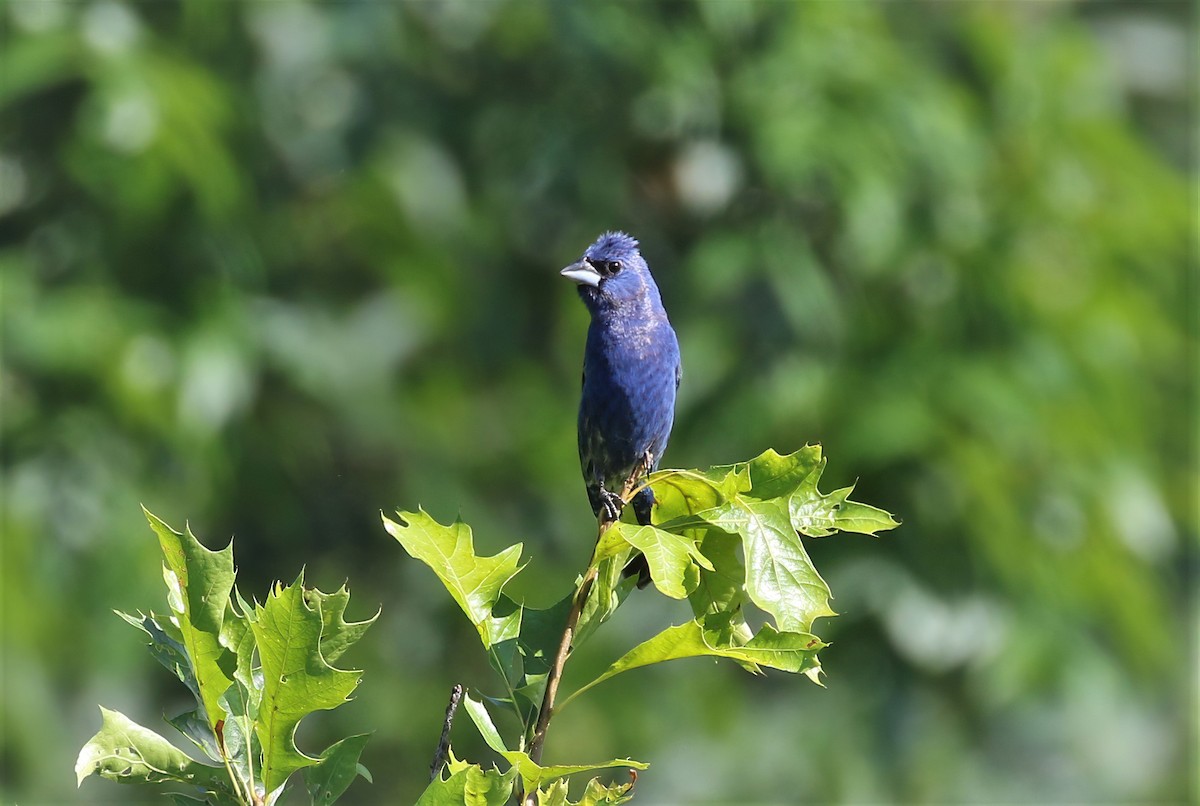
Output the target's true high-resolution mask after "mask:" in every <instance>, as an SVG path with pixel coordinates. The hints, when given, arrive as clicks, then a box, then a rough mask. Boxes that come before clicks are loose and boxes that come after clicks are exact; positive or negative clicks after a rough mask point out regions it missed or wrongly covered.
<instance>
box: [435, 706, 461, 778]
mask: <svg viewBox="0 0 1200 806" xmlns="http://www.w3.org/2000/svg"><path fill="white" fill-rule="evenodd" d="M462 695H463V687H462V686H461V685H459V684H458V683H455V684H454V688H452V689H450V703H449V704H448V705H447V706H446V719H445V721H444V722H443V723H442V736H441V738H440V739H438V746H437V751H436V752H434V754H433V763H432V764H430V765H429V780H430V781H432V780H434V779H436V778H437V777H438V776H439V775H441V774H442V767H444V766H446V754H447V753H449V752H450V728H451V727H452V726H453V725H454V712H455V711H457V710H458V704H459V702H460V701H461V700H462Z"/></svg>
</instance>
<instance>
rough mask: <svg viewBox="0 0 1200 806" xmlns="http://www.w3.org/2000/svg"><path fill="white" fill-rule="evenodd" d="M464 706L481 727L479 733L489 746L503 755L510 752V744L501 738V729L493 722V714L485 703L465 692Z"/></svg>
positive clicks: (476, 725) (476, 724)
mask: <svg viewBox="0 0 1200 806" xmlns="http://www.w3.org/2000/svg"><path fill="white" fill-rule="evenodd" d="M462 707H463V710H464V711H466V712H467V715H468V716H469V717H471V721H472V722H474V723H475V727H476V728H478V729H479V735H480V736H482V737H483V740H484V741H485V742H486V743H487V746H488V747H490V748H492V749H493V750H495V751H496V752H497V753H499V754H501V755H504V754H505V753H507V752H509V751H508V745H506V744H505V743H504V739H502V738H500V731H498V730H496V725H495V724H494V723H493V722H492V715H491V714H489V713H488V710H487V707H486V706H484V704H483V703H481V702H480V701H479V700H475V699H472V698H471V695H470V694H463V703H462Z"/></svg>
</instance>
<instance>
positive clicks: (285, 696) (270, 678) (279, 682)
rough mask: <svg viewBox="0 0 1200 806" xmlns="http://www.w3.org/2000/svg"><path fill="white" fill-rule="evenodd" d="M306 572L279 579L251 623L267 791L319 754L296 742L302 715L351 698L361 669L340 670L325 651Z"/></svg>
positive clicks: (256, 725) (263, 774)
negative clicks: (306, 593) (284, 582)
mask: <svg viewBox="0 0 1200 806" xmlns="http://www.w3.org/2000/svg"><path fill="white" fill-rule="evenodd" d="M303 585H304V574H303V573H301V574H300V576H299V577H297V578H296V581H295V582H294V583H293V584H291V585H288V586H283V585H280V584H278V583H276V585H275V587H274V588H273V589H272V591H271V593H270V594H269V595H268V596H267V600H266V602H265V603H264V604H262V605H258V606H257V607H256V608H255V613H254V620H253V622H252V623H251V625H250V627H251V629H252V630H253V632H254V638H255V642H256V643H257V645H258V654H259V658H260V660H261V662H262V675H263V692H262V703H261V705H260V707H259V716H258V720H257V722H256V723H255V726H254V729H255V733H256V735H257V736H258V740H259V742H260V743H261V744H262V750H263V761H262V781H263V783H264V785H265V786H266V789H267V791H268V792H271V791H273V790H275V789H276V788H277V787H279V786H280V785H281V784H283V783H284V782H285V781H286V780H287V779H288V776H290V775H291V774H292V773H293V772H295V771H296V770H298V769H300V768H302V767H307V766H310V765H312V764H316V763H317V762H318V761H319V759H315V758H310V757H309V756H306V755H304V754H303V753H302V752H300V750H299V749H298V748H297V747H296V743H295V733H296V727H297V726H298V725H299V724H300V720H301V719H303V718H304V717H305V716H307V715H308V714H310V713H312V712H313V711H317V710H328V709H330V708H336V707H337V706H339V705H341V704H342V703H344V702H346V701H347V699H348V698H349V695H350V693H351V692H352V691H354V688H355V687H356V686H357V685H358V681H359V678H360V677H361V676H362V672H358V671H343V670H341V669H335V668H333V667H332V666H330V665H329V664H328V663H326V662H325V658H323V657H322V656H321V630H322V626H323V620H322V617H321V613H320V612H319V611H318V610H314V609H312V608H310V607H309V605H308V604H307V603H306V602H305V600H304V599H305V597H304V595H303Z"/></svg>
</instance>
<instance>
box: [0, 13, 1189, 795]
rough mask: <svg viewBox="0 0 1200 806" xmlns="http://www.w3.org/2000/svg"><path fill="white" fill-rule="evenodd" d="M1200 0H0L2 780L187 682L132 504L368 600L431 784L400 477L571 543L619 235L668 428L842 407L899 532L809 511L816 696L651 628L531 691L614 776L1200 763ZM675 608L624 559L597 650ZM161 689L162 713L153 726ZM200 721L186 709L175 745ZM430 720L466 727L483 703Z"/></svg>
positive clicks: (1071, 776) (36, 776) (402, 765)
mask: <svg viewBox="0 0 1200 806" xmlns="http://www.w3.org/2000/svg"><path fill="white" fill-rule="evenodd" d="M1193 25H1194V12H1193V7H1192V5H1191V4H1190V3H1171V2H1154V3H1120V2H1106V3H1050V2H1045V3H1033V2H993V3H985V2H979V3H955V4H945V3H941V4H938V3H918V2H904V3H889V4H874V3H869V2H854V3H834V2H816V3H787V2H753V1H752V0H707V1H704V2H675V3H616V2H599V3H565V2H552V0H510V2H500V1H499V0H458V1H457V2H449V1H445V2H435V1H434V0H424V1H422V2H408V3H386V2H366V1H365V0H364V1H363V2H339V3H315V2H298V1H297V2H291V1H290V0H278V1H277V2H246V3H233V2H210V0H189V1H187V2H143V3H132V2H119V1H118V0H95V1H94V2H58V0H7V2H4V3H2V4H0V33H2V43H0V59H2V62H0V64H2V68H3V70H2V74H0V115H2V118H0V122H2V126H0V282H2V292H3V331H2V333H3V363H2V387H0V388H2V405H3V432H2V434H3V448H2V458H3V481H2V484H3V488H2V489H3V505H4V509H3V542H2V555H0V559H2V571H0V582H2V584H3V592H2V597H3V598H2V601H3V634H2V638H3V658H2V661H3V667H2V668H3V698H2V700H0V707H2V712H0V716H2V718H3V728H4V729H3V740H2V746H0V798H2V799H3V800H5V801H6V802H19V803H22V804H36V803H63V802H79V803H86V802H112V803H117V802H130V800H131V797H132V796H133V795H134V794H135V793H134V792H132V791H131V790H129V789H126V788H121V787H118V786H117V785H115V784H111V783H108V782H104V781H100V780H96V779H92V780H89V781H87V782H86V783H85V784H84V785H83V787H82V789H81V790H80V791H79V792H78V793H77V792H76V791H75V783H74V779H73V774H72V765H73V762H74V758H75V754H76V753H77V752H78V749H79V747H80V746H81V745H82V744H83V743H84V742H85V741H86V740H87V739H88V737H89V736H90V735H91V734H92V733H93V732H94V731H95V729H96V728H97V726H98V725H99V714H98V712H97V710H96V705H97V704H99V703H103V704H105V705H107V706H109V707H115V708H119V709H121V710H123V711H125V712H126V713H128V714H129V715H130V716H132V717H134V718H135V719H138V720H139V721H142V722H143V723H145V724H149V725H162V723H161V721H160V720H161V715H162V713H163V712H164V711H166V712H168V713H175V712H176V711H178V710H182V708H183V705H184V703H185V699H184V697H185V694H186V693H185V692H184V691H183V689H182V687H181V686H179V685H178V684H177V682H175V681H173V680H172V679H171V678H170V677H169V676H168V675H167V674H166V673H165V672H164V671H163V670H162V669H161V668H159V667H158V666H157V664H155V663H154V661H153V660H152V659H151V658H150V656H149V654H148V653H146V652H145V650H144V649H143V648H142V646H141V643H140V641H139V639H138V635H137V634H136V632H135V631H133V630H131V629H129V628H128V627H127V626H126V625H125V624H123V623H122V622H120V621H119V620H118V619H117V618H116V617H114V616H113V615H112V613H111V610H112V609H113V608H120V609H123V610H136V609H139V608H142V609H146V608H150V607H155V608H160V609H161V608H162V607H163V589H162V581H161V576H160V572H159V563H160V558H159V554H158V547H157V544H156V541H155V539H154V537H153V535H152V534H151V532H150V531H149V529H148V528H147V526H146V524H145V522H144V520H143V518H142V515H141V513H140V511H139V508H138V504H139V503H145V504H146V505H147V506H148V507H149V508H150V509H152V510H153V511H155V512H156V513H157V514H159V515H160V516H162V517H164V518H165V519H166V520H168V522H171V523H174V524H175V525H177V526H182V524H183V523H184V522H185V521H190V523H191V525H192V528H193V529H194V530H195V531H196V532H197V533H198V534H199V535H200V536H201V537H202V538H203V539H205V540H206V541H207V542H208V544H209V545H210V546H219V545H223V544H224V542H225V541H226V540H228V539H229V537H230V536H231V535H233V536H236V542H235V547H236V556H237V560H238V565H239V585H240V587H241V589H242V590H243V591H244V592H245V594H246V595H247V596H251V595H255V596H259V597H261V596H262V595H263V594H264V593H265V591H266V588H267V585H268V584H269V582H270V581H271V580H273V579H277V578H280V579H284V580H291V579H292V578H294V577H295V575H296V573H297V572H298V571H299V570H300V568H301V566H306V568H307V575H308V578H309V579H310V580H311V581H313V582H316V583H317V584H318V585H320V586H321V587H323V588H324V589H326V590H329V589H332V588H334V587H336V586H338V585H340V584H341V583H342V581H343V580H346V579H348V580H349V583H350V587H351V590H352V591H353V594H354V599H353V601H352V603H351V614H352V615H356V616H359V617H366V616H368V615H369V614H371V613H372V612H374V611H375V609H376V608H377V607H380V606H381V607H382V611H383V612H382V615H381V616H380V618H379V621H378V623H377V625H376V626H375V627H374V628H373V629H372V630H371V631H370V632H369V633H368V635H367V638H366V639H365V640H364V641H363V643H362V644H361V645H360V646H358V647H356V648H355V650H354V651H353V652H352V653H350V655H348V656H347V657H346V658H345V661H346V662H347V663H350V664H353V665H354V666H356V667H358V668H365V669H366V670H367V674H366V678H365V680H364V682H363V684H362V686H361V687H360V691H359V694H358V696H357V699H356V700H355V701H354V702H353V703H352V704H350V705H348V706H346V707H344V708H342V709H340V710H339V711H338V712H336V713H333V714H327V715H318V716H316V717H313V718H312V719H310V720H309V721H308V722H306V723H305V725H304V726H302V730H301V735H300V743H301V747H302V748H304V749H307V750H308V751H310V752H315V751H318V750H319V749H320V748H322V747H324V746H325V743H327V741H328V740H329V738H330V737H331V736H334V735H335V734H339V735H344V734H345V733H350V732H361V731H363V730H374V731H375V736H374V738H373V739H372V741H371V743H370V745H369V746H368V748H367V751H366V754H365V757H364V761H365V763H366V764H367V766H368V767H369V768H370V769H371V770H372V771H373V773H374V776H375V784H374V786H369V785H367V784H365V783H362V782H360V783H358V784H356V785H355V787H354V788H353V789H352V790H351V791H350V793H349V800H350V801H351V802H360V803H406V802H411V801H412V800H413V799H414V797H415V795H416V793H417V792H418V791H419V790H420V789H421V787H422V785H423V782H424V779H425V776H426V770H427V767H428V763H429V759H430V757H431V755H432V751H433V749H434V745H435V743H436V741H437V734H438V729H439V724H440V719H441V715H442V711H443V709H444V707H445V702H446V695H447V692H448V689H449V687H450V685H451V684H452V683H453V682H455V681H461V682H463V683H466V684H468V685H472V686H481V687H484V688H485V689H486V688H487V687H488V686H489V685H491V679H490V677H489V672H488V671H487V668H486V665H485V663H484V661H483V658H482V657H481V653H480V652H479V651H478V648H477V645H476V640H475V637H474V634H473V631H472V630H471V629H470V628H469V626H468V625H467V624H466V623H465V621H464V620H463V619H462V618H461V617H460V614H459V613H458V612H457V610H456V609H455V608H454V607H453V605H452V603H451V602H450V600H449V598H448V597H447V596H445V595H444V594H443V593H442V592H441V591H440V589H439V588H438V586H437V583H436V582H435V581H434V578H433V576H432V574H430V573H429V572H428V571H427V570H426V569H425V568H423V567H421V566H418V565H417V564H416V563H415V562H413V561H411V560H409V559H408V558H407V557H406V556H405V555H404V554H403V553H402V551H401V550H400V548H399V546H398V545H397V544H396V543H395V542H394V541H392V540H391V539H390V538H389V537H388V536H387V535H386V534H385V533H384V532H383V530H382V529H381V528H380V523H379V515H378V513H379V510H380V509H391V508H393V507H395V506H403V507H406V508H413V507H415V506H417V505H418V504H420V505H423V506H424V507H426V508H427V509H428V510H430V511H431V512H432V513H433V514H434V515H435V516H437V517H438V518H439V519H441V520H443V521H445V520H449V519H452V518H453V517H454V516H455V515H457V514H460V513H461V515H462V516H463V518H464V519H465V520H467V521H468V522H469V523H471V524H473V525H474V526H475V529H476V539H477V541H478V543H479V545H480V547H481V549H483V550H485V551H487V552H488V553H491V552H492V551H495V550H498V549H500V548H501V547H503V546H504V545H507V544H509V543H511V542H515V541H523V542H524V544H525V550H526V554H527V556H529V557H531V558H532V565H531V566H530V567H529V568H528V569H527V570H526V571H525V572H524V575H523V580H522V582H521V583H520V585H518V592H520V593H524V595H526V596H527V597H528V598H529V600H530V601H531V602H533V603H535V604H540V605H546V604H549V603H550V602H551V601H554V600H556V599H557V598H559V597H560V596H562V595H564V594H565V593H566V592H567V591H568V589H569V587H570V580H571V577H572V575H573V573H574V572H575V570H576V569H578V567H579V566H580V565H581V564H582V562H583V561H584V558H585V557H586V555H587V552H588V550H589V549H590V542H589V541H590V531H589V530H590V529H591V517H590V513H589V511H588V508H587V504H586V501H585V498H584V495H583V489H582V485H581V482H580V481H579V478H578V465H577V459H576V456H575V436H574V429H575V422H574V417H575V406H576V402H577V394H578V383H579V367H580V357H581V351H582V343H583V336H584V331H585V327H586V314H585V311H584V309H583V307H582V305H580V303H579V301H578V300H577V298H576V296H575V293H574V291H573V289H572V288H571V287H570V284H569V283H568V282H566V281H564V280H562V279H561V278H559V277H558V276H557V269H558V268H560V267H561V266H563V265H565V264H566V263H568V262H570V261H571V260H573V259H574V258H576V257H577V255H578V254H579V253H580V251H581V250H582V248H583V247H584V246H585V245H586V244H587V243H588V242H590V241H591V240H592V239H593V238H594V237H595V236H596V234H597V233H599V232H600V231H602V230H604V229H608V228H624V229H628V230H629V231H631V232H632V233H634V234H635V235H636V236H638V237H639V238H640V239H641V241H642V243H643V246H644V252H645V254H646V255H647V257H648V259H649V262H650V264H651V266H652V267H653V268H654V270H655V273H656V276H657V278H658V282H659V285H660V286H661V288H662V292H663V297H664V298H665V300H666V304H667V307H668V309H669V311H670V313H671V317H672V319H673V321H674V323H675V325H676V327H677V329H678V331H679V335H680V339H681V342H682V349H683V356H684V365H685V373H684V381H683V387H682V390H681V398H680V401H679V411H678V418H677V425H676V430H675V436H674V438H673V441H672V444H671V448H670V450H669V452H668V455H667V457H666V464H668V465H671V466H703V465H708V464H715V463H721V462H729V461H734V460H738V459H744V458H748V457H750V456H752V455H754V454H757V453H758V452H760V451H761V450H763V449H765V448H767V447H775V448H778V449H779V450H781V451H786V450H791V449H795V448H798V447H800V446H802V445H803V444H805V443H806V442H815V441H820V442H821V443H823V445H824V446H825V450H826V452H827V454H828V455H829V457H830V464H829V468H828V470H827V472H826V483H825V484H826V489H831V488H832V487H834V486H842V485H844V484H848V483H851V482H854V481H855V480H857V483H858V497H859V498H861V499H862V500H864V501H868V502H871V503H874V504H877V505H880V506H883V507H886V508H887V509H889V510H890V511H892V512H895V513H897V514H898V515H899V516H901V517H902V518H903V519H904V525H903V526H902V527H901V528H900V529H899V530H897V531H895V532H892V533H889V534H887V535H885V536H884V537H882V538H879V539H871V538H865V537H859V536H837V537H833V538H828V539H825V540H821V541H809V548H810V552H811V553H812V555H813V557H814V560H815V561H816V563H817V565H818V567H819V568H820V569H822V571H823V572H824V574H825V576H826V578H827V580H828V581H829V583H830V585H831V586H832V588H833V591H834V594H835V596H836V599H835V601H834V606H835V608H836V609H838V610H839V611H840V612H841V613H842V615H841V616H840V617H838V618H836V619H830V620H827V621H825V622H823V623H819V624H818V632H819V633H820V634H821V635H822V636H823V637H824V638H826V639H827V640H830V641H831V642H832V646H831V647H830V648H829V649H828V650H827V651H826V652H825V653H824V654H823V659H824V662H825V669H826V672H827V675H828V678H827V682H828V688H826V689H820V688H818V687H816V686H813V685H811V684H809V683H808V682H807V681H804V680H797V679H793V678H791V677H789V676H786V675H771V676H768V677H767V678H766V679H759V678H751V677H750V676H748V675H746V674H744V673H743V672H742V671H741V670H739V669H737V668H735V667H732V666H729V667H725V666H720V665H714V664H710V663H706V662H703V661H683V662H677V663H674V664H669V665H666V666H663V667H660V668H656V669H652V670H648V671H642V672H637V673H633V674H629V675H625V676H623V677H621V678H618V679H617V680H614V681H613V682H611V683H608V684H606V685H605V686H603V687H601V688H599V689H597V690H596V691H595V692H594V696H591V697H589V698H585V699H584V700H581V701H579V702H578V703H577V704H576V705H573V706H572V709H571V710H569V711H567V712H565V713H564V714H563V716H562V717H561V719H560V720H557V721H556V722H555V724H554V727H553V730H552V733H551V737H550V743H549V745H548V752H547V758H548V760H553V761H564V762H565V761H589V760H599V759H601V758H610V757H612V756H614V755H630V756H633V757H636V758H640V759H644V760H647V761H650V762H652V764H653V766H652V768H651V770H650V771H649V772H648V773H646V774H644V775H643V776H642V778H641V782H640V783H639V785H638V786H639V792H640V795H641V798H640V799H641V800H642V801H644V802H646V803H662V804H673V803H678V804H685V803H718V802H725V803H771V802H789V803H791V802H814V803H818V802H821V803H824V802H840V803H866V802H872V803H875V802H897V803H933V802H937V803H965V802H991V803H996V802H1005V803H1008V802H1028V803H1052V802H1063V803H1065V802H1072V803H1092V802H1104V803H1126V802H1134V801H1137V802H1160V803H1183V802H1187V801H1188V800H1189V799H1190V798H1192V797H1194V796H1195V794H1196V790H1195V787H1196V783H1197V772H1196V766H1195V765H1196V760H1197V756H1196V745H1195V743H1194V739H1195V733H1194V725H1193V724H1192V723H1193V722H1194V718H1195V716H1196V699H1195V690H1196V679H1195V676H1194V675H1195V668H1194V667H1195V660H1196V657H1195V640H1196V635H1197V634H1196V627H1195V625H1196V619H1195V617H1196V606H1195V598H1194V595H1193V593H1194V586H1195V582H1196V575H1195V570H1196V566H1195V563H1194V557H1195V548H1196V544H1197V508H1196V501H1195V494H1196V490H1197V485H1198V483H1200V477H1198V474H1197V466H1196V448H1197V438H1196V435H1197V431H1196V427H1195V426H1196V416H1195V415H1196V409H1195V404H1196V398H1195V377H1196V370H1197V352H1196V344H1197V317H1196V292H1197V283H1196V273H1195V244H1196V240H1195V237H1194V223H1195V213H1196V210H1195V208H1194V206H1192V205H1191V203H1190V202H1191V199H1190V195H1191V189H1192V188H1193V187H1194V185H1193V184H1192V181H1194V180H1193V177H1192V174H1191V171H1192V168H1193V167H1194V166H1193V164H1192V161H1191V158H1192V145H1193V144H1194V138H1195V134H1196V131H1195V118H1194V112H1195V110H1194V107H1193V106H1192V102H1193V100H1194V92H1195V80H1194V78H1195V75H1196V72H1195V71H1196V61H1195V53H1196V50H1195V46H1196V41H1195V39H1196V38H1195V30H1194V27H1193ZM682 617H684V612H683V610H681V609H679V607H678V606H677V605H676V604H674V603H670V602H667V601H666V600H664V599H663V598H662V597H659V596H655V595H651V594H639V595H637V596H636V597H635V600H634V601H632V602H630V603H628V605H627V606H626V607H625V608H623V609H622V610H621V611H620V613H619V615H618V616H617V618H616V619H615V620H614V622H613V624H612V627H611V628H610V629H608V630H607V631H606V632H607V633H608V635H607V637H605V636H603V635H602V636H598V637H597V638H596V639H595V640H594V643H592V644H590V645H588V646H587V647H586V649H585V650H583V651H582V652H581V653H580V654H579V656H578V657H577V659H576V660H575V661H573V666H572V667H569V671H568V677H567V680H566V685H567V686H568V687H570V686H571V685H572V682H574V683H578V682H581V681H583V680H584V679H587V673H588V672H589V671H596V670H598V669H600V668H602V667H603V666H604V665H606V664H607V663H608V662H609V661H611V660H612V659H613V658H615V657H616V656H617V655H618V654H620V653H621V652H623V651H624V649H625V648H627V647H628V646H631V645H632V644H633V643H634V642H636V641H638V640H641V639H643V638H645V637H647V636H649V635H650V634H652V633H653V632H655V631H656V630H657V629H658V628H659V627H661V626H664V625H665V624H666V623H668V622H670V621H671V620H672V619H674V620H676V621H677V620H678V619H679V618H682ZM163 730H164V732H169V728H166V727H165V726H164V727H163ZM181 741H182V740H181ZM455 743H456V746H457V747H458V748H459V750H460V752H462V753H466V754H468V755H470V756H471V757H473V758H476V759H480V760H483V761H487V760H489V759H490V758H491V756H489V755H488V753H487V751H486V749H485V748H483V747H482V746H481V744H480V743H479V742H478V741H477V740H476V739H475V738H474V736H473V735H472V730H471V729H470V726H469V723H466V722H464V723H463V724H460V725H459V726H458V728H457V729H456V731H455Z"/></svg>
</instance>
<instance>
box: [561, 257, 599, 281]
mask: <svg viewBox="0 0 1200 806" xmlns="http://www.w3.org/2000/svg"><path fill="white" fill-rule="evenodd" d="M559 274H561V275H562V276H563V277H566V278H567V279H568V280H574V281H575V282H576V283H578V284H579V285H590V286H591V287H592V288H595V287H596V286H598V285H600V272H598V271H596V270H595V269H594V268H592V264H591V263H588V262H587V261H586V260H581V261H579V262H578V263H572V264H571V265H570V266H567V267H566V268H565V269H563V270H562V271H560V272H559Z"/></svg>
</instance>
